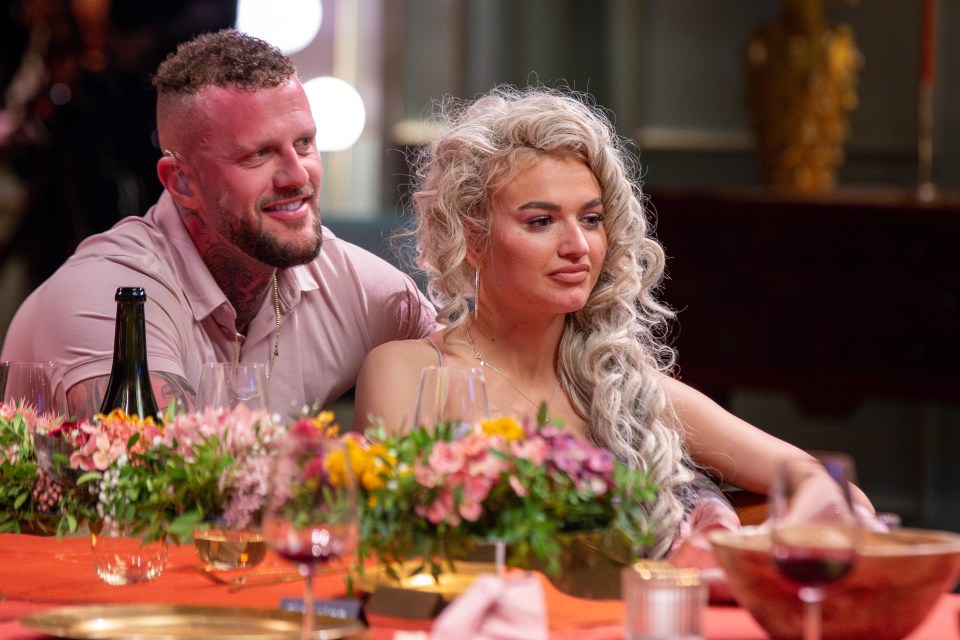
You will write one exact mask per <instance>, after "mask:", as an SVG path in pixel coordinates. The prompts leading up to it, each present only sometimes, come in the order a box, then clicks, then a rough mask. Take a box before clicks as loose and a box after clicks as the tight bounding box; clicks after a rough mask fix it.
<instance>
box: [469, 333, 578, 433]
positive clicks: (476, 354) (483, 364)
mask: <svg viewBox="0 0 960 640" xmlns="http://www.w3.org/2000/svg"><path fill="white" fill-rule="evenodd" d="M463 329H464V331H466V333H467V341H468V342H469V343H470V348H471V349H473V357H474V358H476V359H477V360H478V361H479V362H480V366H481V367H486V368H488V369H490V370H491V371H493V372H494V373H495V374H497V375H498V376H500V377H501V378H503V379H504V380H506V381H507V384H509V385H510V386H511V387H513V390H514V391H516V392H517V393H519V394H520V395H521V396H523V397H524V399H525V400H526V401H527V402H529V403H530V404H532V405H533V406H534V407H536V409H537V411H539V410H540V403H538V402H536V401H535V400H534V399H533V398H531V397H530V396H528V395H527V394H525V393H524V392H523V391H521V390H520V389H519V387H517V385H515V384H513V380H511V379H510V378H509V377H508V376H507V374H505V373H504V372H503V371H500V369H498V368H496V367H495V366H493V365H492V364H490V363H489V362H487V361H486V360H484V359H483V356H482V355H480V351H479V350H478V349H477V344H476V343H475V342H474V341H473V336H472V335H470V327H469V326H468V323H466V322H464V323H463ZM559 390H560V374H559V373H558V374H557V386H556V387H554V388H553V393H551V394H550V397H548V398H547V400H546V405H547V407H548V409H547V411H546V413H545V418H546V421H547V422H549V421H550V411H549V406H550V403H551V402H552V401H553V397H554V396H555V395H557V391H559Z"/></svg>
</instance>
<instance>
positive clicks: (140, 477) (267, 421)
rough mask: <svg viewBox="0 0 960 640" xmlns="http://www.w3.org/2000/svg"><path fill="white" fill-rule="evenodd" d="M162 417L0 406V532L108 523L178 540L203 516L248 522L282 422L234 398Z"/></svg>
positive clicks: (257, 502) (62, 530)
mask: <svg viewBox="0 0 960 640" xmlns="http://www.w3.org/2000/svg"><path fill="white" fill-rule="evenodd" d="M166 417H167V420H166V424H165V425H160V424H156V423H154V421H153V420H151V419H149V418H148V419H147V420H145V421H141V420H139V419H138V418H137V417H135V416H128V415H126V414H124V413H123V412H122V411H119V410H117V411H114V412H112V413H110V414H109V415H106V416H104V415H98V416H96V418H95V419H94V420H92V421H87V420H82V421H76V422H70V421H63V420H61V419H50V418H47V419H42V418H40V417H39V416H37V415H36V413H35V412H31V411H30V410H29V408H24V407H13V406H7V405H3V406H0V477H2V488H0V531H14V532H17V531H21V530H22V529H23V528H27V529H28V530H31V531H38V532H41V533H57V534H58V535H60V534H65V533H70V532H73V531H76V530H77V528H78V527H79V525H80V523H82V522H83V521H89V522H90V523H92V524H93V525H94V526H98V525H100V524H102V523H105V522H110V521H113V522H116V523H123V524H124V525H125V526H126V528H127V529H128V530H129V531H130V532H131V533H132V534H134V535H137V536H139V537H142V538H143V539H144V540H156V539H160V538H163V537H169V538H171V539H172V540H173V541H174V542H180V541H182V540H185V539H188V538H189V537H190V536H191V535H192V533H193V528H194V526H195V525H196V524H197V523H199V522H201V521H203V520H205V519H209V518H212V517H222V518H223V519H224V520H226V521H227V523H228V524H230V525H232V526H236V527H244V526H247V525H249V524H251V523H253V522H255V520H256V518H257V513H258V510H259V508H260V506H261V504H262V502H263V498H264V496H265V495H266V490H267V489H266V483H267V477H268V474H267V471H266V469H267V464H268V456H269V454H270V453H271V451H272V450H273V449H274V448H275V444H276V442H277V441H278V440H279V437H280V436H281V435H282V433H283V431H284V429H285V428H284V427H283V426H281V425H279V424H277V423H276V422H275V421H274V420H273V419H271V417H270V416H269V414H268V413H267V412H266V411H249V410H248V409H246V408H245V407H243V406H239V407H237V408H236V409H234V410H232V411H226V410H219V411H207V412H204V413H180V414H177V415H174V413H173V411H169V412H168V414H167V416H166ZM51 443H58V444H59V445H60V446H57V447H56V448H55V449H53V450H51V449H50V447H51ZM44 453H46V455H44Z"/></svg>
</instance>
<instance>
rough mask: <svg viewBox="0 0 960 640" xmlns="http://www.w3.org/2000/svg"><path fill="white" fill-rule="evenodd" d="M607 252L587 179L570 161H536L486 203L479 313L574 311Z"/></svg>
mask: <svg viewBox="0 0 960 640" xmlns="http://www.w3.org/2000/svg"><path fill="white" fill-rule="evenodd" d="M606 251H607V236H606V232H605V231H604V228H603V205H602V203H601V194H600V184H599V183H598V182H597V179H596V177H595V176H594V175H593V172H592V171H591V170H590V168H589V167H588V166H587V165H586V164H584V163H583V162H582V161H580V160H578V159H576V158H573V157H565V158H557V157H553V156H542V157H537V158H536V159H535V160H533V162H532V163H530V164H529V165H528V166H527V167H526V168H524V169H522V170H521V171H520V172H519V173H517V174H516V175H515V176H514V177H512V178H511V179H510V180H509V182H507V183H506V184H505V185H504V186H502V187H501V188H500V189H499V190H497V191H496V193H495V194H494V196H493V199H492V213H491V223H490V245H489V249H488V252H487V253H486V255H485V256H483V258H482V263H481V265H480V307H481V308H483V306H484V305H485V304H487V305H490V306H491V307H492V308H494V309H497V310H499V311H504V310H506V309H507V308H508V307H509V306H511V305H512V306H518V307H520V308H521V311H523V312H525V313H529V312H541V313H553V314H560V313H570V312H572V311H577V310H579V309H581V308H583V306H584V305H585V304H586V302H587V299H588V298H589V297H590V292H591V291H593V287H594V285H595V284H596V283H597V279H598V278H599V277H600V269H601V267H602V266H603V260H604V256H605V255H606Z"/></svg>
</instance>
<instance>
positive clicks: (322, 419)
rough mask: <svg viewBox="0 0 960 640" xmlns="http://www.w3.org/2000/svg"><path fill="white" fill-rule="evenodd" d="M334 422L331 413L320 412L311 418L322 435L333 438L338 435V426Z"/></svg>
mask: <svg viewBox="0 0 960 640" xmlns="http://www.w3.org/2000/svg"><path fill="white" fill-rule="evenodd" d="M334 420H335V417H334V415H333V411H321V412H320V413H318V414H317V416H316V417H315V418H313V420H312V422H313V424H314V426H315V427H316V428H317V429H319V430H320V431H322V432H323V433H324V435H327V436H330V437H334V436H337V435H339V434H340V425H339V424H337V423H336V422H334Z"/></svg>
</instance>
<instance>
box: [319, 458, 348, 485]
mask: <svg viewBox="0 0 960 640" xmlns="http://www.w3.org/2000/svg"><path fill="white" fill-rule="evenodd" d="M324 468H325V469H326V471H327V480H329V482H330V484H331V485H332V486H334V487H342V486H343V485H344V484H345V482H346V475H345V474H346V458H345V457H344V453H343V451H342V450H339V449H338V450H336V451H331V452H330V454H329V455H327V458H326V460H324Z"/></svg>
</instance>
